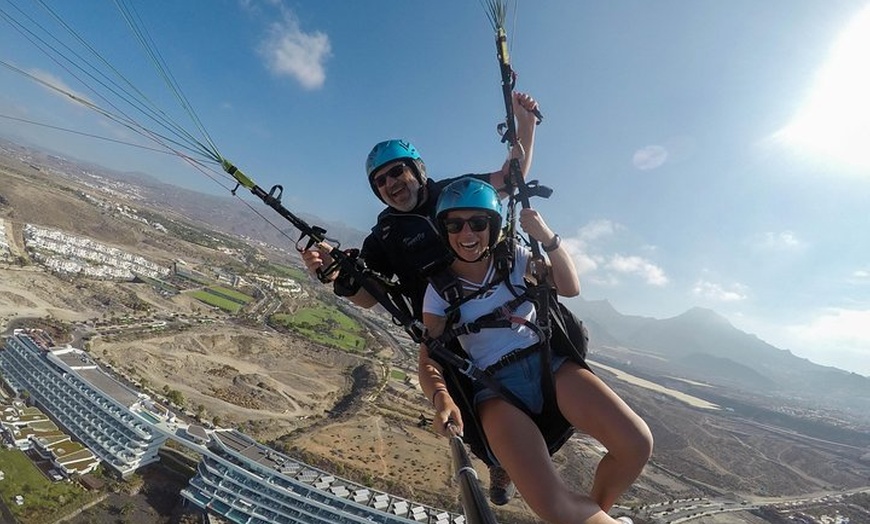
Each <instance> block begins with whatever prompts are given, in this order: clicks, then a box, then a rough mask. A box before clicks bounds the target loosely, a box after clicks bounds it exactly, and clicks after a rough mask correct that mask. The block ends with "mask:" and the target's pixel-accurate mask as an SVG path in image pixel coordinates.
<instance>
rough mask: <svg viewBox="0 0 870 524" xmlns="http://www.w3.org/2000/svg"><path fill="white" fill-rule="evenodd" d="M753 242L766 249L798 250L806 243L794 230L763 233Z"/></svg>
mask: <svg viewBox="0 0 870 524" xmlns="http://www.w3.org/2000/svg"><path fill="white" fill-rule="evenodd" d="M754 244H755V246H756V247H758V248H761V249H764V250H768V251H798V250H801V249H803V248H805V247H806V243H805V242H804V241H803V240H801V239H800V238H799V237H798V236H797V234H796V233H795V232H794V231H788V230H786V231H780V232H779V233H775V232H772V231H768V232H766V233H763V234H761V235H760V236H759V237H757V238H756V239H755V241H754Z"/></svg>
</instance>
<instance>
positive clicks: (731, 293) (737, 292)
mask: <svg viewBox="0 0 870 524" xmlns="http://www.w3.org/2000/svg"><path fill="white" fill-rule="evenodd" d="M692 293H694V294H695V295H697V296H699V297H703V298H706V299H710V300H715V301H717V302H737V301H740V300H745V299H746V293H747V288H746V286H744V285H742V284H734V285H732V286H731V287H730V289H726V288H725V287H723V286H722V285H721V284H717V283H715V282H710V281H708V280H698V281H697V282H695V285H694V286H692Z"/></svg>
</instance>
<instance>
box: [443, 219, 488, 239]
mask: <svg viewBox="0 0 870 524" xmlns="http://www.w3.org/2000/svg"><path fill="white" fill-rule="evenodd" d="M466 223H468V227H470V228H471V230H472V231H475V232H480V231H483V230H485V229H486V228H487V227H489V217H488V216H485V215H477V216H473V217H470V218H445V219H444V229H446V230H447V232H448V233H452V234H456V233H459V232H460V231H462V229H463V228H464V227H465V224H466Z"/></svg>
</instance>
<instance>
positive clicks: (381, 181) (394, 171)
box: [372, 164, 408, 187]
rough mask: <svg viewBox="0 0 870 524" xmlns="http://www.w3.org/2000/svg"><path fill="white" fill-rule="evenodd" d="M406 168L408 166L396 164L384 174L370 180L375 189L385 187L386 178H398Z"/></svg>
mask: <svg viewBox="0 0 870 524" xmlns="http://www.w3.org/2000/svg"><path fill="white" fill-rule="evenodd" d="M406 167H408V166H407V165H405V164H396V165H394V166H393V167H391V168H390V169H389V170H387V171H386V172H385V173H381V174H380V175H378V176H376V177H374V178H373V179H372V182H374V184H375V185H376V186H377V187H384V186H385V185H387V177H390V178H399V177H400V176H402V175H403V174H404V173H405V168H406Z"/></svg>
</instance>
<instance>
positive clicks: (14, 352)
mask: <svg viewBox="0 0 870 524" xmlns="http://www.w3.org/2000/svg"><path fill="white" fill-rule="evenodd" d="M0 373H2V375H3V377H4V378H5V379H6V382H7V384H8V385H9V386H10V387H11V388H12V389H13V390H14V391H15V393H16V394H18V393H20V392H21V391H23V390H26V391H27V392H28V393H29V394H30V396H31V398H32V399H33V400H34V401H35V402H36V404H37V405H38V406H39V407H40V408H41V409H42V410H43V411H44V412H45V413H47V414H48V415H49V416H51V417H52V418H53V419H54V420H55V421H57V422H58V423H59V424H60V425H61V426H63V427H64V429H65V430H66V431H67V432H68V433H69V434H71V435H74V436H75V438H76V440H78V441H79V442H81V443H82V444H84V445H85V446H87V447H88V449H90V450H91V451H92V452H93V453H94V454H95V455H96V456H97V457H99V458H100V459H101V460H103V462H104V463H105V464H106V465H108V466H109V467H111V468H112V469H114V470H115V471H117V472H118V473H119V474H120V475H121V476H122V477H126V476H127V475H130V474H131V473H133V472H134V471H136V469H138V468H140V467H142V466H144V465H146V464H149V463H151V462H154V461H156V460H159V458H158V456H157V451H158V450H159V449H160V446H162V445H163V443H164V442H165V441H166V438H167V436H166V435H164V434H163V433H161V432H160V431H158V430H156V429H155V428H153V427H152V426H151V425H150V424H148V423H146V422H144V421H142V420H140V419H139V418H138V417H136V416H134V415H133V414H132V413H131V412H130V409H129V407H130V406H131V405H133V404H135V403H136V402H138V401H139V394H138V393H136V392H135V391H133V390H131V389H129V388H127V387H125V386H123V385H122V384H121V383H119V382H117V381H116V380H114V379H112V378H111V377H109V376H108V375H107V374H106V373H105V372H103V370H102V369H100V367H99V366H97V365H96V363H94V362H93V361H92V360H91V359H90V357H89V356H88V354H87V353H85V352H83V351H82V350H80V349H75V348H60V349H58V348H55V349H47V348H44V347H42V346H40V345H39V344H37V343H36V342H35V341H34V340H33V339H32V338H30V337H29V336H27V335H24V334H16V335H14V336H12V337H8V338H7V339H6V344H5V347H4V350H3V351H0Z"/></svg>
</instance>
